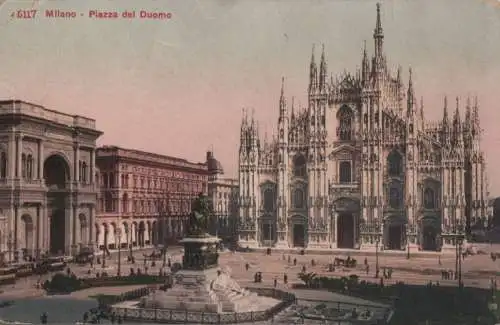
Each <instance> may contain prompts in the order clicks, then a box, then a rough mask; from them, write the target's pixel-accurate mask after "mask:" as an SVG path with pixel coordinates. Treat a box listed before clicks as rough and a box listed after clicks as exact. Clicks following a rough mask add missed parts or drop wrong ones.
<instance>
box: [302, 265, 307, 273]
mask: <svg viewBox="0 0 500 325" xmlns="http://www.w3.org/2000/svg"><path fill="white" fill-rule="evenodd" d="M302 272H303V273H306V266H305V265H302Z"/></svg>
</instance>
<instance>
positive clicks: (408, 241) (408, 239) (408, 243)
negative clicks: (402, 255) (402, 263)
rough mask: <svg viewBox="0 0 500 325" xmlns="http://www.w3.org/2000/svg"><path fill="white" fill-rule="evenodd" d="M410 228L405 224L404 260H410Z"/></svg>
mask: <svg viewBox="0 0 500 325" xmlns="http://www.w3.org/2000/svg"><path fill="white" fill-rule="evenodd" d="M409 227H410V226H409V225H408V224H407V225H406V246H407V248H406V259H407V260H409V259H410V228H409Z"/></svg>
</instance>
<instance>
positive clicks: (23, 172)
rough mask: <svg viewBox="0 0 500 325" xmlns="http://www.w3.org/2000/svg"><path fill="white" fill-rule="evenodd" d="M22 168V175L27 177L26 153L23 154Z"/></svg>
mask: <svg viewBox="0 0 500 325" xmlns="http://www.w3.org/2000/svg"><path fill="white" fill-rule="evenodd" d="M21 170H22V173H21V174H22V177H23V178H26V155H25V154H24V153H23V154H22V155H21Z"/></svg>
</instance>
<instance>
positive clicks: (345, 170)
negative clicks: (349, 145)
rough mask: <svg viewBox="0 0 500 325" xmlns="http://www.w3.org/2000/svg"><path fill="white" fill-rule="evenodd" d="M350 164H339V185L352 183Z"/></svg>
mask: <svg viewBox="0 0 500 325" xmlns="http://www.w3.org/2000/svg"><path fill="white" fill-rule="evenodd" d="M351 170H352V169H351V162H350V161H341V162H340V164H339V182H340V183H341V184H345V183H350V182H351V181H352V175H351Z"/></svg>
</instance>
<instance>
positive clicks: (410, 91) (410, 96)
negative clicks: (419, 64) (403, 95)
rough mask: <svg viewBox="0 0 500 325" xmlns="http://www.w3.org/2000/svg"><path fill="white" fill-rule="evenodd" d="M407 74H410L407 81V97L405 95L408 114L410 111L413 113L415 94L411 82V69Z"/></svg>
mask: <svg viewBox="0 0 500 325" xmlns="http://www.w3.org/2000/svg"><path fill="white" fill-rule="evenodd" d="M409 73H410V77H409V80H408V95H407V99H408V113H410V112H411V111H414V109H415V108H414V102H415V92H414V91H413V80H412V71H411V68H410V70H409Z"/></svg>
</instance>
